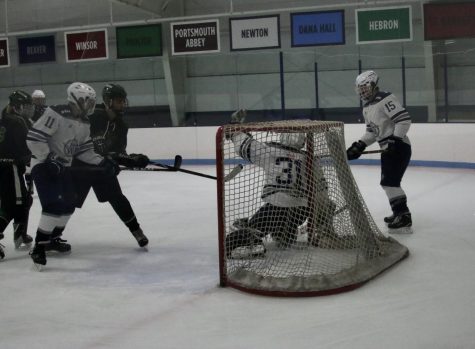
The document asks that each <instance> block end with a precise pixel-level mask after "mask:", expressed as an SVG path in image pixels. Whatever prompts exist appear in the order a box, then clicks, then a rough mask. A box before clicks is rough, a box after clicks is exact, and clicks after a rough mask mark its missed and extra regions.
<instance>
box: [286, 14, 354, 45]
mask: <svg viewBox="0 0 475 349" xmlns="http://www.w3.org/2000/svg"><path fill="white" fill-rule="evenodd" d="M290 18H291V23H292V24H291V28H292V47H299V46H319V45H344V44H345V13H344V11H343V10H336V11H322V12H302V13H292V14H291V15H290Z"/></svg>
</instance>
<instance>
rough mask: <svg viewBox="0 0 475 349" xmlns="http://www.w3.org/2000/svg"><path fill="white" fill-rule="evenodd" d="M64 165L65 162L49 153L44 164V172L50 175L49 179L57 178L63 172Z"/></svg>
mask: <svg viewBox="0 0 475 349" xmlns="http://www.w3.org/2000/svg"><path fill="white" fill-rule="evenodd" d="M64 163H65V160H63V159H61V158H60V157H58V156H56V155H55V154H53V153H50V154H49V155H48V157H47V158H46V160H45V162H44V166H45V167H46V170H47V171H48V173H49V174H50V175H51V177H58V176H59V175H60V174H61V173H63V172H64Z"/></svg>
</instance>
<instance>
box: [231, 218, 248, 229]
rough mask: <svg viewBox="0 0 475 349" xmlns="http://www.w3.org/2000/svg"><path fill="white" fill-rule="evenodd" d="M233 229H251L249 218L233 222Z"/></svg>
mask: <svg viewBox="0 0 475 349" xmlns="http://www.w3.org/2000/svg"><path fill="white" fill-rule="evenodd" d="M233 227H234V228H236V229H243V228H247V227H249V218H247V217H246V218H238V219H236V220H235V221H234V222H233Z"/></svg>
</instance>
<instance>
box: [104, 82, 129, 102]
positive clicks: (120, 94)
mask: <svg viewBox="0 0 475 349" xmlns="http://www.w3.org/2000/svg"><path fill="white" fill-rule="evenodd" d="M114 98H122V99H127V92H125V89H124V88H123V87H122V86H120V85H118V84H107V85H106V86H104V88H103V89H102V100H103V101H104V103H105V104H106V105H107V106H110V104H111V101H112V100H113V99H114Z"/></svg>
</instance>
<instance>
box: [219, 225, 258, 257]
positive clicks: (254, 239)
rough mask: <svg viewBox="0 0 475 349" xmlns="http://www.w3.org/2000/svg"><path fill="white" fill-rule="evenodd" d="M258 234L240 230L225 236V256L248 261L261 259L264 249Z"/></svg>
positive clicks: (255, 231)
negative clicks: (249, 259)
mask: <svg viewBox="0 0 475 349" xmlns="http://www.w3.org/2000/svg"><path fill="white" fill-rule="evenodd" d="M258 235H259V232H258V231H257V230H251V229H240V230H237V231H233V232H231V233H230V234H229V235H228V236H226V256H227V257H228V258H232V259H248V258H258V257H263V256H264V255H265V253H266V248H265V246H264V243H263V242H262V239H261V238H259V236H258Z"/></svg>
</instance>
